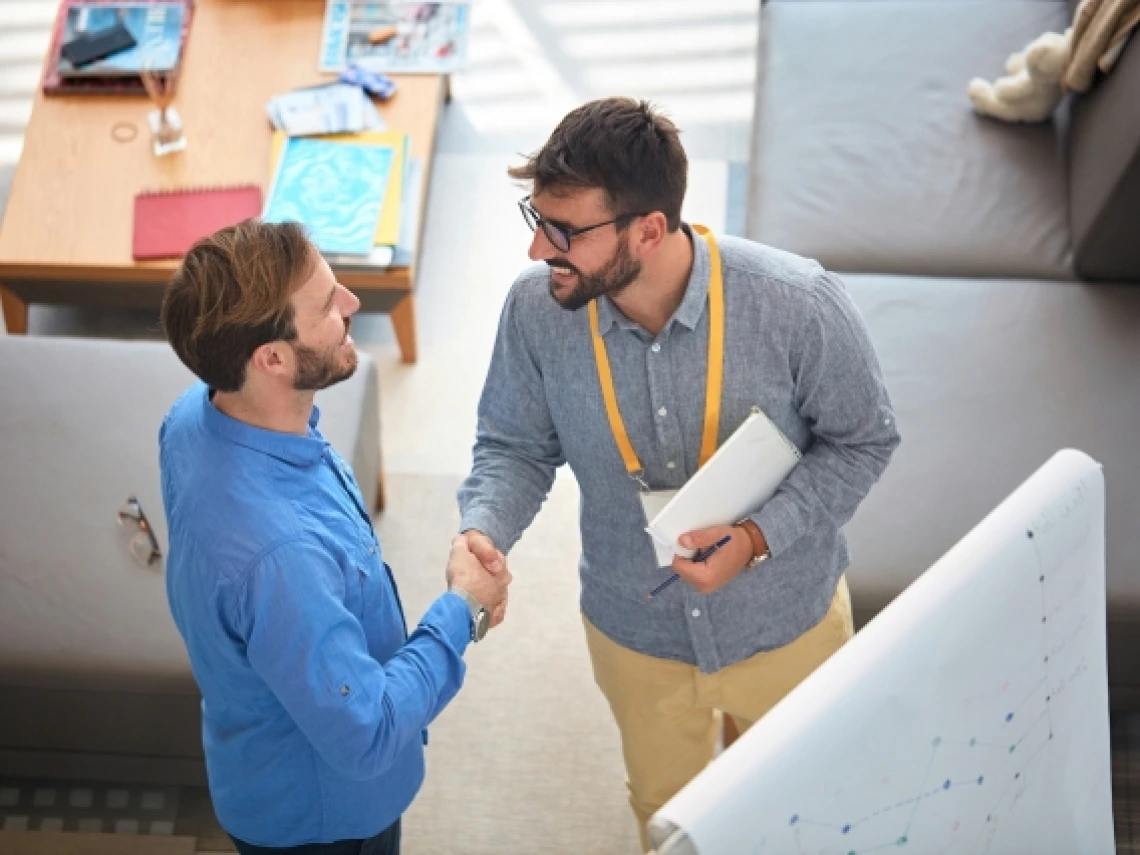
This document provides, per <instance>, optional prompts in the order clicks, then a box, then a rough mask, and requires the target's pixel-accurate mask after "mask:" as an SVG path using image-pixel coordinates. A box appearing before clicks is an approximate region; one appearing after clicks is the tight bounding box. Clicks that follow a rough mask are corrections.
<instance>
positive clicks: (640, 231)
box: [633, 211, 669, 257]
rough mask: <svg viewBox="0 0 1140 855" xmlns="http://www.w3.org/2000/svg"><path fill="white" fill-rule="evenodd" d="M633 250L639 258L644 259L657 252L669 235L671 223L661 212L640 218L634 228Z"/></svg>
mask: <svg viewBox="0 0 1140 855" xmlns="http://www.w3.org/2000/svg"><path fill="white" fill-rule="evenodd" d="M633 232H634V246H633V250H634V252H635V253H636V254H637V255H638V257H644V256H646V255H649V254H650V253H651V252H653V251H654V250H656V249H657V248H658V247H659V246H661V243H662V242H663V241H664V240H665V238H666V236H667V235H668V234H669V222H668V220H666V219H665V215H664V214H662V213H661V212H660V211H654V212H653V213H651V214H646V215H645V216H644V217H641V218H639V219H638V220H637V221H636V222H635V224H634V228H633Z"/></svg>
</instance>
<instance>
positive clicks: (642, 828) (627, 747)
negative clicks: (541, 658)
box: [582, 578, 854, 850]
mask: <svg viewBox="0 0 1140 855" xmlns="http://www.w3.org/2000/svg"><path fill="white" fill-rule="evenodd" d="M582 620H583V623H585V626H586V642H587V644H588V646H589V649H590V659H591V661H592V662H593V666H594V680H595V681H596V682H597V684H598V688H600V689H601V690H602V693H603V694H604V695H605V696H606V700H608V701H609V704H610V709H611V710H612V711H613V714H614V718H615V719H616V720H617V725H618V730H619V731H620V732H621V743H622V754H623V755H624V757H625V768H626V774H627V776H628V781H627V783H628V786H629V802H630V805H631V806H632V807H633V812H634V814H635V816H636V817H637V825H638V832H639V833H640V835H641V846H642V849H643V850H648V849H649V838H648V834H647V832H646V824H647V823H648V821H649V818H650V817H651V816H652V815H653V814H654V813H656V812H657V810H658V809H660V808H661V807H662V806H663V805H664V804H665V803H666V802H667V801H669V799H671V798H672V797H673V796H674V795H676V794H677V793H678V792H679V791H680V790H681V788H682V787H684V786H685V784H687V783H688V782H689V781H690V780H692V779H693V778H694V777H696V775H697V773H698V772H700V771H701V770H702V769H703V768H704V767H705V766H706V765H708V763H709V761H710V760H712V759H713V754H714V753H715V751H716V745H717V739H718V736H719V734H720V723H721V714H722V713H723V714H724V715H728V716H731V717H732V720H733V722H734V723H735V724H736V727H737V729H738V730H739V732H740V733H744V731H746V730H747V729H748V728H749V727H751V726H752V724H754V723H755V722H756V721H757V720H758V719H759V718H760V717H761V716H762V715H764V713H766V712H768V710H770V709H771V708H772V707H774V706H775V705H776V703H777V702H778V701H779V700H780V699H781V698H783V697H784V696H785V695H787V694H788V693H789V692H790V691H791V690H792V689H794V688H795V687H796V686H797V685H799V683H800V682H801V681H802V680H803V679H804V678H805V677H807V676H808V675H809V674H810V673H811V672H812V671H814V670H815V669H816V668H818V667H819V666H820V665H821V664H823V663H824V662H825V661H826V660H827V659H828V657H830V656H831V654H833V653H834V652H835V651H836V650H838V649H839V648H840V647H841V646H843V644H844V643H845V642H847V641H848V639H850V638H851V636H852V635H853V634H854V630H853V627H852V623H851V595H850V593H849V592H848V590H847V580H846V578H841V579H840V580H839V585H838V587H837V588H836V591H835V597H834V599H833V600H832V602H831V608H830V609H829V610H828V612H827V614H826V615H824V617H823V620H821V621H820V622H819V623H818V624H816V625H815V626H814V627H812V628H811V629H809V630H808V631H807V632H805V633H804V634H803V635H801V636H800V637H799V638H797V639H796V640H795V641H792V642H791V643H790V644H788V645H786V646H784V647H781V648H779V649H777V650H770V651H765V652H762V653H757V654H756V655H755V656H753V657H751V658H749V659H745V660H744V661H742V662H737V663H736V664H735V665H729V666H728V667H727V668H722V669H721V670H720V671H717V672H716V673H715V674H703V673H701V671H700V670H699V669H698V668H696V666H693V665H688V664H686V663H684V662H676V661H673V660H669V659H658V658H656V657H654V656H646V655H644V654H641V653H635V652H634V651H632V650H629V649H628V648H625V647H622V646H621V645H620V644H617V643H616V642H614V641H611V640H610V639H609V638H607V637H606V636H605V635H603V634H602V633H601V632H600V631H599V630H598V629H597V627H595V626H594V625H593V624H592V623H590V621H588V620H586V619H585V617H583V619H582Z"/></svg>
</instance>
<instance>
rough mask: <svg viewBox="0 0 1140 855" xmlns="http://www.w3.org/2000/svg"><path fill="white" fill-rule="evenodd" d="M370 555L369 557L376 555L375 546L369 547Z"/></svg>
mask: <svg viewBox="0 0 1140 855" xmlns="http://www.w3.org/2000/svg"><path fill="white" fill-rule="evenodd" d="M368 554H369V555H375V554H376V547H375V546H370V547H368Z"/></svg>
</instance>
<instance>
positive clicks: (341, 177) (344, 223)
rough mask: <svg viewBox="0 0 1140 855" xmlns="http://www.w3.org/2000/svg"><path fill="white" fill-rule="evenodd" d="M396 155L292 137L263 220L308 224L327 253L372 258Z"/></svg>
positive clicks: (377, 147)
mask: <svg viewBox="0 0 1140 855" xmlns="http://www.w3.org/2000/svg"><path fill="white" fill-rule="evenodd" d="M394 155H395V152H394V151H393V149H392V148H391V147H390V146H380V145H367V144H363V145H362V144H356V143H337V142H327V141H324V140H319V139H310V138H307V137H290V138H289V139H288V141H287V142H286V143H285V148H284V151H283V152H282V154H281V161H280V162H279V163H278V164H277V174H276V175H275V176H274V179H273V184H272V187H271V188H270V192H269V199H268V200H267V201H266V203H265V211H264V214H263V216H262V219H264V220H265V222H267V223H281V222H285V221H286V220H293V221H296V222H299V223H303V224H304V225H305V226H306V228H307V229H308V232H309V236H310V238H311V239H312V241H313V243H314V244H316V247H317V249H319V250H320V251H321V252H328V253H343V254H345V255H356V256H367V255H368V254H369V253H370V252H371V251H372V246H373V241H374V238H375V235H376V225H377V223H378V222H379V220H380V211H381V208H382V206H383V204H384V196H385V191H386V190H387V186H388V179H389V173H390V171H391V168H392V161H393V160H394Z"/></svg>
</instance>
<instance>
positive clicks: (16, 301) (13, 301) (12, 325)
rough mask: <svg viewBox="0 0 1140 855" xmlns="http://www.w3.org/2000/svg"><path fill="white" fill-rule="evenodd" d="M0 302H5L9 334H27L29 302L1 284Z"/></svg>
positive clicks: (5, 322) (5, 318) (6, 323)
mask: <svg viewBox="0 0 1140 855" xmlns="http://www.w3.org/2000/svg"><path fill="white" fill-rule="evenodd" d="M0 302H3V304H4V326H5V327H7V329H8V334H9V335H26V334H27V332H28V304H27V303H25V302H24V301H23V300H21V299H20V298H19V297H17V296H16V295H15V294H13V293H12V292H11V291H9V290H8V289H7V288H5V287H4V286H3V285H0Z"/></svg>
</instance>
